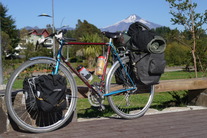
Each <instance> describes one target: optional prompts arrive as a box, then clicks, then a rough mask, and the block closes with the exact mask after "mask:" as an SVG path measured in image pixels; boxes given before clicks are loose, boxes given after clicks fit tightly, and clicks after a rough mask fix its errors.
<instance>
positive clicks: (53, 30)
mask: <svg viewBox="0 0 207 138" xmlns="http://www.w3.org/2000/svg"><path fill="white" fill-rule="evenodd" d="M41 16H45V17H50V18H52V33H55V25H54V0H52V16H50V15H48V14H45V13H43V14H40V15H39V17H41ZM55 51H56V50H55V37H54V36H53V58H55V53H56V52H55Z"/></svg>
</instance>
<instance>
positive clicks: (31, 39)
mask: <svg viewBox="0 0 207 138" xmlns="http://www.w3.org/2000/svg"><path fill="white" fill-rule="evenodd" d="M48 36H49V32H48V31H47V30H46V29H38V30H32V31H30V32H29V33H28V35H27V36H25V37H24V38H22V40H21V41H20V43H19V44H18V46H17V47H16V48H15V53H14V54H7V53H6V58H10V57H12V58H13V57H15V58H21V57H22V56H24V55H23V51H24V50H25V49H27V48H26V47H27V46H26V45H27V44H28V43H31V44H33V45H34V46H35V47H34V48H35V49H36V48H37V47H38V46H41V45H39V43H40V41H41V40H42V39H44V38H46V37H48ZM44 46H45V47H47V49H52V48H53V47H52V46H53V38H51V37H49V38H48V39H47V40H46V42H44Z"/></svg>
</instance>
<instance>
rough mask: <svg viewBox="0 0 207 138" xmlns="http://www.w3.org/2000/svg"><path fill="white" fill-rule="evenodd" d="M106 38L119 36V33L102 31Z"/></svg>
mask: <svg viewBox="0 0 207 138" xmlns="http://www.w3.org/2000/svg"><path fill="white" fill-rule="evenodd" d="M102 33H103V34H104V35H105V36H106V37H108V38H113V39H114V38H119V37H120V36H121V33H111V32H102Z"/></svg>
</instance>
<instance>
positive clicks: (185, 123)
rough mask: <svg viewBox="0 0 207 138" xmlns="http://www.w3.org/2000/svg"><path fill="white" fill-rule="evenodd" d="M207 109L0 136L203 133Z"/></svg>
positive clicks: (125, 137)
mask: <svg viewBox="0 0 207 138" xmlns="http://www.w3.org/2000/svg"><path fill="white" fill-rule="evenodd" d="M206 126H207V109H203V110H192V111H181V112H170V113H162V114H153V115H145V116H143V117H141V118H138V119H133V120H125V119H102V120H93V121H84V122H74V123H71V124H69V125H68V126H66V127H64V128H61V129H59V130H56V131H53V132H49V133H42V134H31V133H22V132H10V133H4V134H1V135H0V138H14V137H34V138H46V137H48V138H109V137H111V138H142V137H144V138H148V137H149V138H151V137H154V138H159V137H161V138H177V137H178V138H179V137H182V138H183V137H186V138H189V137H193V138H197V137H199V138H200V137H201V138H204V137H206V136H207V131H206Z"/></svg>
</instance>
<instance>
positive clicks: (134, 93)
mask: <svg viewBox="0 0 207 138" xmlns="http://www.w3.org/2000/svg"><path fill="white" fill-rule="evenodd" d="M122 63H123V65H124V67H125V69H126V71H127V72H128V74H129V76H130V77H131V79H132V81H134V83H135V84H136V82H135V81H136V79H133V78H134V76H133V72H132V67H130V62H129V58H128V57H124V58H122ZM133 87H134V86H133V84H132V83H131V81H130V79H129V77H127V75H126V73H125V71H124V69H123V67H122V66H121V64H120V63H119V62H118V61H117V62H115V63H114V65H113V66H112V68H111V70H110V71H109V73H108V76H107V79H106V93H107V94H109V95H110V93H111V92H115V91H120V90H126V89H130V88H133ZM136 87H137V89H136V90H129V91H125V92H123V93H119V94H113V95H110V96H108V102H109V104H110V106H111V108H112V109H113V111H114V112H116V113H117V114H118V115H119V116H121V117H122V118H126V119H133V118H137V117H141V116H142V115H144V113H145V112H146V111H147V110H148V108H149V107H150V105H151V103H152V100H153V96H154V86H143V85H140V86H138V85H137V86H136Z"/></svg>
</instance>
